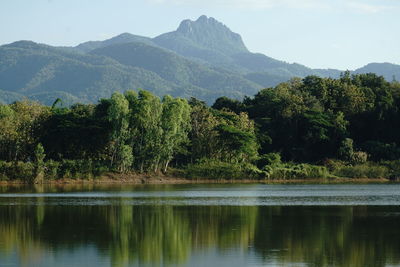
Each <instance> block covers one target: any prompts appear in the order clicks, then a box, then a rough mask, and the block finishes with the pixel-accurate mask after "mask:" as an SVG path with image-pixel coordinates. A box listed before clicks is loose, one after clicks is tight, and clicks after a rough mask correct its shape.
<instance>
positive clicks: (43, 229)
mask: <svg viewBox="0 0 400 267" xmlns="http://www.w3.org/2000/svg"><path fill="white" fill-rule="evenodd" d="M399 225H400V185H399V184H379V185H373V184H370V185H348V184H347V185H259V184H258V185H154V186H126V185H123V186H72V187H57V186H38V187H0V267H3V266H27V267H30V266H41V267H42V266H43V267H47V266H49V267H50V266H99V267H102V266H210V267H211V266H221V267H224V266H227V267H228V266H378V267H379V266H400V230H399V229H400V227H399Z"/></svg>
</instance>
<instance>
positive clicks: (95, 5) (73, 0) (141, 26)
mask: <svg viewBox="0 0 400 267" xmlns="http://www.w3.org/2000/svg"><path fill="white" fill-rule="evenodd" d="M399 14H400V0H0V45H2V44H7V43H11V42H14V41H18V40H32V41H35V42H39V43H46V44H49V45H57V46H75V45H77V44H79V43H82V42H85V41H89V40H104V39H107V38H111V37H113V36H115V35H118V34H120V33H123V32H129V33H132V34H137V35H143V36H148V37H155V36H157V35H159V34H162V33H165V32H170V31H174V30H176V28H177V27H178V26H179V23H180V22H181V21H182V20H184V19H191V20H196V19H197V18H198V17H199V16H201V15H207V16H209V17H214V18H215V19H217V20H219V21H221V22H222V23H224V24H225V25H227V26H228V27H229V28H230V29H231V30H232V31H234V32H237V33H239V34H240V35H241V36H242V38H243V41H244V43H245V44H246V46H247V48H248V49H249V50H250V51H252V52H258V53H263V54H265V55H267V56H270V57H273V58H275V59H279V60H283V61H286V62H289V63H293V62H296V63H300V64H303V65H306V66H308V67H312V68H335V69H341V70H346V69H349V70H353V69H356V68H359V67H362V66H364V65H366V64H368V63H371V62H390V63H395V64H400V34H399V32H400V31H399V30H400V15H399Z"/></svg>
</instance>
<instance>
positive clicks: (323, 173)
mask: <svg viewBox="0 0 400 267" xmlns="http://www.w3.org/2000/svg"><path fill="white" fill-rule="evenodd" d="M265 171H266V172H268V174H269V178H270V179H276V180H291V179H310V178H311V179H313V178H315V179H321V178H322V179H325V178H327V177H328V176H329V171H328V169H327V168H326V167H325V166H317V165H310V164H293V163H285V164H276V165H270V166H266V168H265Z"/></svg>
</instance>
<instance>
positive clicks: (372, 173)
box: [334, 164, 389, 178]
mask: <svg viewBox="0 0 400 267" xmlns="http://www.w3.org/2000/svg"><path fill="white" fill-rule="evenodd" d="M334 174H335V175H336V176H339V177H344V178H388V177H389V169H388V168H387V167H385V166H378V165H370V164H360V165H355V166H343V167H341V168H339V169H338V170H336V171H335V172H334Z"/></svg>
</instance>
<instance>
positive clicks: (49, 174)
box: [44, 160, 60, 180]
mask: <svg viewBox="0 0 400 267" xmlns="http://www.w3.org/2000/svg"><path fill="white" fill-rule="evenodd" d="M59 167H60V163H59V162H57V161H54V160H49V161H46V162H45V163H44V177H45V179H48V180H55V179H57V178H58V173H59Z"/></svg>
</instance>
